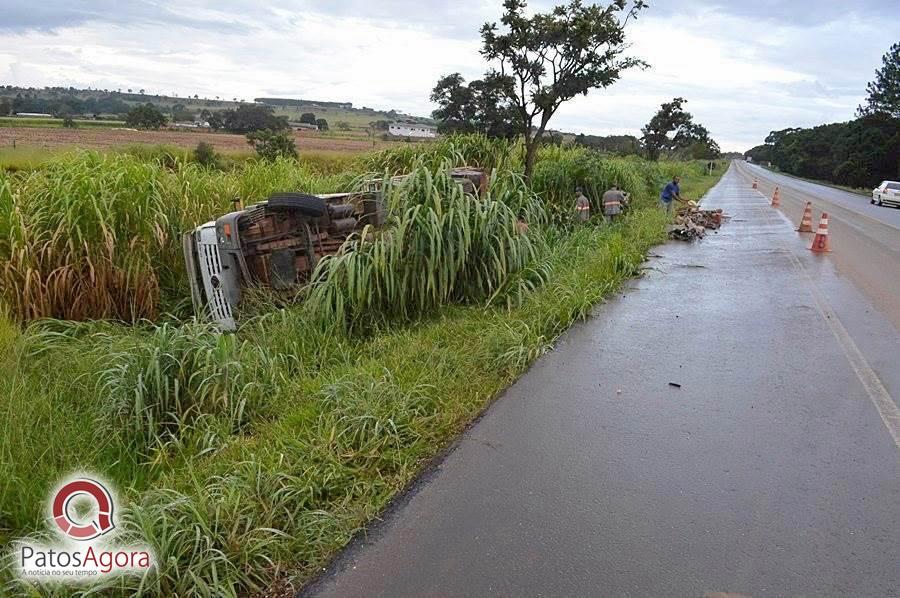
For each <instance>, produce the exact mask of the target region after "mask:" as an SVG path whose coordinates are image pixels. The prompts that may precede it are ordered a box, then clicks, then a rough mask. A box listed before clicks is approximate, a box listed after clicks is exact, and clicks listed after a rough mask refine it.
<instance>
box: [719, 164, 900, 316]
mask: <svg viewBox="0 0 900 598" xmlns="http://www.w3.org/2000/svg"><path fill="white" fill-rule="evenodd" d="M736 166H737V167H738V169H739V172H740V173H741V174H742V175H744V176H745V177H746V178H747V180H751V181H752V179H753V178H758V179H759V187H760V191H761V192H762V193H764V194H765V195H766V196H767V197H769V198H771V197H772V193H773V191H774V190H775V187H776V186H778V187H779V188H780V190H781V200H782V206H781V211H782V212H783V213H784V214H785V215H787V216H788V217H789V218H790V219H791V221H793V222H794V224H795V226H797V225H799V223H800V219H801V217H802V216H803V208H804V206H805V205H806V202H807V201H811V202H813V207H814V210H815V211H814V220H813V227H814V228H815V227H817V226H818V224H819V220H818V219H819V215H820V214H821V212H823V211H824V212H827V213H828V216H829V231H830V232H831V244H832V249H833V254H832V256H831V259H832V261H833V262H834V264H835V266H836V267H837V269H838V271H839V272H840V273H841V274H843V275H844V276H847V277H848V278H850V279H851V280H852V281H853V283H854V284H855V285H856V286H858V287H859V288H860V289H862V290H863V292H864V293H865V294H866V295H867V297H868V298H869V299H870V300H871V301H872V302H873V303H874V304H875V305H876V306H877V307H878V308H879V309H880V310H881V311H882V312H883V313H884V314H885V315H887V317H888V319H889V320H890V321H891V322H892V323H893V324H894V327H895V328H897V329H898V330H900V209H897V208H888V207H879V206H874V205H872V204H871V203H870V201H869V199H870V198H868V197H865V196H862V195H859V194H856V193H850V192H849V191H842V190H840V189H834V188H832V187H827V186H824V185H817V184H815V183H810V182H808V181H804V180H801V179H797V178H794V177H789V176H785V175H782V174H776V173H773V172H771V171H768V170H766V169H764V168H761V167H759V166H755V165H751V164H747V163H744V162H737V163H736Z"/></svg>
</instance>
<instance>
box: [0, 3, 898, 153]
mask: <svg viewBox="0 0 900 598" xmlns="http://www.w3.org/2000/svg"><path fill="white" fill-rule="evenodd" d="M561 1H562V0H556V2H553V1H533V2H530V3H529V7H530V9H531V10H546V9H547V8H549V7H551V6H552V5H553V4H556V3H559V2H561ZM648 3H649V4H650V6H649V8H647V9H646V10H644V11H643V12H642V13H641V15H640V18H639V19H638V20H637V21H635V22H634V23H632V24H629V26H628V33H627V36H628V40H629V42H630V43H631V47H630V49H629V51H628V53H629V55H631V56H635V57H638V58H641V59H643V60H645V61H647V62H648V63H649V64H650V68H649V69H647V70H645V71H628V72H626V73H625V74H624V75H623V77H622V79H621V80H620V81H619V82H618V83H616V84H615V85H614V86H612V87H610V88H607V89H603V90H594V91H592V92H591V93H590V94H589V95H588V96H586V97H578V98H577V99H575V100H573V101H571V102H569V103H567V104H566V105H565V106H564V107H563V108H561V109H560V111H559V113H557V115H556V116H555V117H554V119H553V120H552V121H551V124H550V126H551V128H554V129H558V130H563V131H570V132H576V133H578V132H581V133H586V134H596V135H609V134H635V135H640V128H641V126H643V125H644V124H645V123H646V122H647V121H648V120H649V119H650V118H651V117H652V115H653V113H654V112H655V111H656V109H658V107H659V105H660V104H662V103H663V102H666V101H669V100H671V99H672V98H673V97H677V96H681V97H684V98H686V99H687V100H688V104H687V106H686V108H687V110H688V111H690V112H691V113H692V114H693V115H694V120H695V122H699V123H701V124H703V125H705V126H706V127H707V128H708V129H709V130H710V132H711V133H712V135H713V137H714V138H715V139H716V140H717V141H718V142H719V143H720V145H721V146H722V148H723V149H724V150H726V151H744V150H746V149H749V148H750V147H752V146H754V145H757V144H759V143H762V141H763V139H764V138H765V136H766V135H767V134H768V133H769V131H772V130H778V129H783V128H787V127H793V126H812V125H817V124H822V123H826V122H837V121H845V120H849V119H851V118H853V113H854V111H855V109H856V107H857V106H858V105H859V104H860V103H861V102H862V100H863V98H864V96H865V87H866V83H867V82H868V81H870V80H872V78H873V77H874V72H875V69H876V68H878V67H879V66H880V64H881V56H882V55H883V54H884V53H885V52H886V51H887V50H888V48H889V47H890V45H891V44H892V43H895V42H897V41H898V39H900V35H898V33H897V32H898V31H900V4H898V3H897V2H896V0H857V1H855V2H847V1H846V0H842V1H840V2H838V1H833V0H823V1H819V2H804V1H802V0H795V1H785V0H756V1H752V0H746V1H737V0H721V1H716V0H707V1H702V2H701V1H699V0H679V1H677V2H676V1H674V0H657V1H654V0H648ZM501 9H502V2H501V0H418V1H416V0H343V1H342V0H332V1H327V0H279V2H276V3H264V2H254V1H252V0H216V1H215V2H205V1H200V0H179V2H169V1H167V0H144V1H133V0H116V1H113V0H94V1H84V0H82V1H73V0H42V1H41V2H25V1H22V0H0V84H4V85H23V86H32V87H44V86H66V87H68V86H73V87H92V88H99V89H120V88H121V89H127V88H133V89H135V90H137V89H145V90H146V91H147V93H159V94H169V95H171V94H174V93H177V94H178V95H182V96H186V95H194V94H199V95H200V96H201V97H204V96H206V97H214V96H221V97H223V98H232V97H237V98H242V99H246V100H252V99H253V98H256V97H272V96H277V97H293V98H304V99H316V100H329V101H349V102H353V104H354V105H355V106H370V107H373V108H380V109H385V110H389V109H392V108H393V109H396V110H399V111H402V112H405V113H408V114H414V115H423V116H424V115H428V114H430V112H431V110H432V109H433V108H434V106H432V105H431V103H430V102H429V99H428V96H429V94H430V91H431V89H432V88H433V87H434V84H435V82H436V81H437V80H438V79H439V78H440V77H441V76H442V75H445V74H449V73H453V72H459V73H461V74H462V75H463V76H464V77H465V78H467V79H473V78H479V77H480V76H481V75H482V74H483V73H484V72H485V69H486V64H485V62H484V60H483V59H482V57H481V56H480V55H479V52H478V51H479V48H480V37H479V33H478V30H479V28H480V26H481V25H482V23H484V22H487V21H497V20H498V19H499V17H500V13H501Z"/></svg>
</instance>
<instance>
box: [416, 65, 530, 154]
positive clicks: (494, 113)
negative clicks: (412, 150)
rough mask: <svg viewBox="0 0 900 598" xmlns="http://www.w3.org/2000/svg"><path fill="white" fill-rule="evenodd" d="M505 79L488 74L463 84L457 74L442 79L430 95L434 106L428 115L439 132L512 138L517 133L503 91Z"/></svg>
mask: <svg viewBox="0 0 900 598" xmlns="http://www.w3.org/2000/svg"><path fill="white" fill-rule="evenodd" d="M509 84H510V81H509V79H506V78H502V77H497V76H493V75H488V76H487V77H485V78H484V79H483V80H475V81H472V82H471V83H469V84H468V85H466V81H465V79H463V77H462V75H460V74H459V73H453V74H452V75H447V76H445V77H442V78H441V79H440V80H439V81H438V83H437V85H436V86H435V87H434V90H432V92H431V101H432V102H434V103H436V104H437V105H438V108H437V110H435V111H433V112H432V113H431V116H432V118H434V119H435V120H436V121H438V132H439V133H484V134H485V135H487V136H488V137H503V138H512V137H515V136H516V135H518V134H519V133H520V132H521V127H520V126H519V119H518V114H517V112H516V110H515V108H514V107H513V105H512V103H511V101H510V99H509V98H510V96H511V95H512V91H511V90H509V89H507V86H508V85H509Z"/></svg>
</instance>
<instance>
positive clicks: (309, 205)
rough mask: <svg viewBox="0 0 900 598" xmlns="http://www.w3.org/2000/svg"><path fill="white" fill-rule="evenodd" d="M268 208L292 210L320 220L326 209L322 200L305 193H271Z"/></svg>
mask: <svg viewBox="0 0 900 598" xmlns="http://www.w3.org/2000/svg"><path fill="white" fill-rule="evenodd" d="M269 208H271V209H274V210H294V211H297V212H300V213H301V214H303V215H304V216H309V217H310V218H321V217H322V216H324V215H325V212H326V210H327V209H328V207H327V205H326V204H325V200H324V199H322V198H320V197H316V196H315V195H307V194H306V193H273V194H272V195H271V196H270V197H269Z"/></svg>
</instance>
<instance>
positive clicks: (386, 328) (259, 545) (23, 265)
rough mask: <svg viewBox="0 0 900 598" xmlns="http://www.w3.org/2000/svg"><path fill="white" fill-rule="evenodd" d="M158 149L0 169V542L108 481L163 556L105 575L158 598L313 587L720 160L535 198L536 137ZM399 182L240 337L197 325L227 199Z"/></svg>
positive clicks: (635, 266)
mask: <svg viewBox="0 0 900 598" xmlns="http://www.w3.org/2000/svg"><path fill="white" fill-rule="evenodd" d="M148 154H149V155H139V153H134V154H128V153H125V154H122V153H113V154H98V153H94V152H77V153H74V154H67V155H64V156H61V157H59V158H54V159H51V160H50V161H49V162H47V163H46V164H44V165H42V166H41V167H39V168H37V169H35V170H31V171H21V172H16V173H8V174H0V203H2V208H0V214H2V215H3V216H2V217H0V218H2V220H0V239H3V240H2V241H0V276H2V289H3V299H2V302H3V307H2V308H0V314H2V315H0V422H2V424H0V426H2V430H0V539H2V540H3V541H4V542H5V541H8V540H11V539H14V538H16V537H20V536H22V535H24V534H29V533H38V532H40V531H41V530H42V529H43V526H44V521H43V508H44V504H43V503H44V499H45V497H46V494H47V492H48V491H49V489H50V488H51V487H52V485H53V484H54V483H55V482H56V480H57V479H58V478H59V477H60V476H62V475H64V474H67V473H69V472H70V471H72V470H73V469H79V468H81V469H85V470H88V471H92V472H96V473H98V474H100V475H102V476H104V477H106V478H107V479H109V480H110V481H112V482H114V483H115V484H116V486H117V487H118V488H119V490H120V493H121V494H122V495H123V497H124V498H125V499H126V501H127V508H126V512H125V514H124V515H123V522H122V523H123V526H124V527H125V528H126V530H128V531H131V532H134V533H137V534H140V535H142V536H143V537H145V538H146V540H147V542H149V543H150V545H151V546H152V547H153V548H154V550H155V551H156V554H157V557H158V558H159V561H160V564H161V566H160V570H159V572H158V575H155V576H153V577H152V578H147V579H144V580H141V579H133V578H121V579H118V580H115V581H110V582H109V583H110V584H112V586H114V588H117V590H116V593H119V592H122V593H132V592H134V591H144V592H152V593H156V594H160V595H173V594H182V595H185V594H191V593H200V594H203V593H208V594H218V595H223V594H224V595H229V594H237V593H245V592H251V591H255V590H260V589H263V588H266V587H268V586H269V585H271V584H272V583H274V582H275V581H277V580H279V579H282V578H289V580H290V581H291V582H292V583H295V584H297V583H300V582H301V581H302V580H303V579H304V578H306V577H307V576H309V575H311V574H312V573H313V572H314V571H315V570H316V568H317V567H320V566H321V565H322V564H324V563H325V562H327V560H328V558H329V557H330V555H332V554H333V553H334V551H336V550H338V549H339V548H341V547H342V546H343V545H344V544H345V543H346V542H347V541H348V540H349V538H351V537H352V535H353V534H354V533H356V532H357V531H358V530H359V529H361V528H362V527H363V526H364V525H365V524H366V523H367V522H368V521H370V520H371V519H372V518H373V517H374V516H376V515H377V514H378V513H379V512H380V511H381V510H383V509H384V507H385V506H386V505H387V504H388V502H389V501H390V500H391V498H392V497H393V496H394V495H395V494H396V493H397V492H398V491H400V490H402V489H403V488H404V487H405V486H406V485H407V484H408V483H410V481H411V480H412V479H413V477H414V476H415V475H416V474H417V472H419V471H421V469H422V467H424V466H425V465H426V464H427V463H428V461H429V460H430V459H432V458H433V457H434V456H435V455H436V454H437V453H438V452H439V451H440V450H441V448H442V447H444V446H446V444H447V443H448V442H450V441H451V440H452V438H453V437H454V436H455V435H456V434H458V433H459V432H460V431H461V430H462V429H463V428H464V427H465V425H466V424H467V423H468V422H470V421H471V420H472V418H473V417H475V416H476V415H477V414H478V413H480V412H481V411H482V410H483V409H484V408H485V407H486V406H487V405H488V404H489V403H490V401H491V400H493V398H495V397H496V396H497V395H498V393H500V392H501V391H502V390H503V389H504V388H505V387H506V386H507V385H508V384H509V383H510V382H511V381H512V380H514V379H515V378H516V377H517V376H518V375H519V374H521V373H522V372H523V371H524V369H525V368H526V367H528V365H529V364H530V363H531V362H532V361H533V360H534V359H535V358H537V357H538V356H540V355H541V354H542V353H544V352H546V351H547V350H549V349H550V348H551V347H552V345H553V343H554V341H555V339H556V338H557V337H558V336H559V335H560V334H561V333H562V332H564V331H565V330H566V329H567V328H568V327H569V326H570V325H571V323H572V322H573V321H575V320H577V319H579V318H583V317H586V316H587V315H588V314H589V313H590V311H591V310H592V309H593V306H594V305H595V304H596V303H597V302H599V301H602V300H603V298H605V297H607V296H608V295H609V294H610V293H611V292H612V291H613V290H614V289H616V288H617V287H618V285H619V284H620V283H621V282H622V281H623V280H624V279H626V278H627V277H630V276H634V275H635V274H637V273H638V272H639V269H640V265H641V263H642V261H643V260H644V257H645V255H646V252H647V250H648V249H649V247H651V246H652V245H653V244H656V243H659V242H661V241H662V240H663V239H664V237H665V228H664V224H665V222H664V217H663V215H662V213H661V212H660V210H658V208H657V207H656V205H655V204H656V195H657V193H658V188H659V186H660V185H661V184H662V183H663V182H664V181H665V179H667V178H669V177H670V176H671V175H673V174H681V175H682V176H684V177H685V182H686V189H687V192H688V193H694V194H696V195H697V196H699V195H700V194H701V193H702V192H703V191H705V189H706V188H708V187H709V186H710V185H711V184H713V182H714V181H715V180H717V178H718V176H720V175H721V172H722V171H721V169H720V170H718V171H717V172H716V173H715V174H714V175H713V176H707V175H705V174H704V168H703V164H701V163H695V162H666V161H661V162H658V163H651V162H645V161H642V160H639V159H635V158H629V159H621V158H612V157H608V156H603V155H600V154H598V153H596V152H593V151H591V150H587V149H584V148H558V147H547V148H544V149H543V150H542V152H541V154H540V158H539V159H538V160H537V161H536V164H535V172H534V176H533V180H532V184H531V185H530V186H529V185H526V184H525V182H524V180H523V179H522V177H521V176H520V175H519V174H517V173H519V172H521V167H522V162H521V160H522V151H521V147H520V146H519V145H518V144H517V143H516V142H508V141H497V140H489V139H486V138H484V137H480V136H469V137H460V138H448V139H445V140H443V141H441V142H438V143H436V144H428V145H425V146H398V147H397V148H395V149H393V150H386V151H382V152H378V153H374V154H371V155H367V156H362V157H353V158H349V159H336V158H335V159H325V160H322V161H321V163H318V164H317V163H312V162H307V163H302V162H297V161H294V160H291V159H285V158H277V159H275V160H274V161H272V162H267V161H255V160H251V161H247V162H244V163H240V164H235V165H233V166H232V167H231V168H230V169H228V170H224V171H222V170H217V169H216V168H209V167H207V166H203V165H201V164H199V163H196V162H194V161H191V160H189V156H186V155H174V156H170V155H163V156H160V155H153V153H152V152H148ZM461 164H469V165H476V166H485V167H489V168H493V169H495V170H494V174H493V177H492V182H491V185H490V188H489V190H488V193H487V194H486V196H485V197H484V198H482V199H475V198H474V197H472V196H467V195H465V194H463V193H461V191H460V189H459V187H457V186H456V185H454V184H452V183H451V182H450V181H449V178H448V177H446V174H445V173H446V168H447V167H448V166H451V165H461ZM400 171H406V172H411V173H413V176H412V177H410V178H409V179H408V180H407V181H406V182H405V183H403V184H399V185H393V186H390V187H389V188H388V189H387V190H386V195H387V198H388V203H389V207H390V214H391V218H390V224H389V227H388V229H387V230H386V232H383V233H380V234H379V236H377V237H376V238H375V240H374V241H373V242H371V243H363V242H361V241H358V240H357V241H355V242H351V243H349V244H348V246H347V247H346V248H345V251H344V252H343V253H342V254H340V255H338V256H336V257H335V258H333V259H326V260H323V262H322V265H321V267H320V269H319V271H318V272H317V277H316V283H315V284H313V285H312V286H311V287H310V288H309V289H308V293H309V296H308V297H307V300H306V301H300V302H298V303H296V304H289V305H274V304H261V305H256V306H254V307H253V308H252V309H250V310H248V312H249V313H247V314H245V316H246V317H245V318H244V322H243V325H242V327H241V329H240V330H239V332H238V333H237V334H234V335H225V336H223V335H219V334H216V333H215V331H214V330H212V329H211V328H210V327H209V326H208V325H207V324H205V323H203V322H198V321H195V320H193V318H191V316H190V312H189V309H188V300H187V297H188V293H187V288H186V286H185V281H184V273H183V268H182V266H181V255H180V247H179V235H180V233H181V232H183V231H184V230H186V229H189V228H191V227H192V226H195V225H196V224H198V223H201V222H203V221H205V220H207V219H209V218H212V217H214V216H216V215H218V214H220V213H221V212H223V211H224V210H227V209H230V208H231V206H232V201H233V200H234V198H235V197H240V198H242V199H243V200H244V201H245V202H247V203H250V202H252V201H256V200H258V199H263V198H265V197H266V196H267V195H268V194H269V193H271V192H272V191H275V190H276V189H279V190H280V189H301V190H304V191H310V192H324V191H334V190H339V189H345V188H348V187H352V186H353V185H354V184H356V182H357V181H360V180H361V179H362V178H364V177H366V176H368V173H382V174H384V173H393V172H400ZM616 182H618V183H619V184H621V185H622V186H624V187H625V188H626V189H628V190H629V191H631V193H632V195H633V198H634V203H633V206H632V209H631V210H630V213H629V214H628V215H627V216H626V217H625V218H624V219H623V220H622V221H620V222H618V223H616V224H615V225H609V224H607V223H605V222H604V221H603V219H602V217H601V216H595V217H594V219H593V220H592V221H591V223H589V224H587V225H585V226H577V227H576V226H574V225H573V224H572V222H571V218H570V216H571V213H570V211H569V210H570V204H571V201H572V190H573V189H574V187H575V186H576V185H582V186H584V187H585V189H587V190H588V192H589V195H590V196H591V198H592V199H593V200H594V201H596V199H597V198H598V197H599V195H598V193H600V192H602V190H605V188H608V187H609V186H610V185H612V184H613V183H616ZM596 211H597V206H596V205H595V214H596ZM519 218H523V219H524V220H525V221H527V222H528V225H529V227H528V230H527V231H525V232H523V231H521V230H520V229H519V228H517V222H518V220H519ZM500 256H502V259H498V257H500ZM359 290H362V291H363V294H360V293H359ZM23 297H24V299H23ZM48 318H51V319H48ZM76 320H81V321H76ZM23 397H27V400H23ZM0 575H4V576H5V581H4V583H5V584H7V589H8V590H9V591H10V592H13V593H18V592H20V591H22V590H23V587H22V586H17V585H16V582H14V581H13V580H12V579H11V577H10V576H9V574H8V571H7V573H5V574H0Z"/></svg>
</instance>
